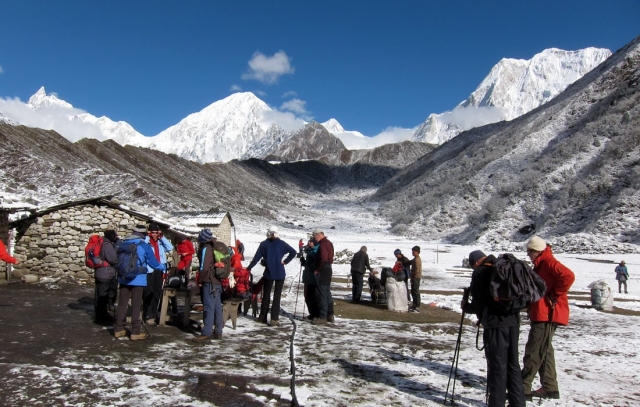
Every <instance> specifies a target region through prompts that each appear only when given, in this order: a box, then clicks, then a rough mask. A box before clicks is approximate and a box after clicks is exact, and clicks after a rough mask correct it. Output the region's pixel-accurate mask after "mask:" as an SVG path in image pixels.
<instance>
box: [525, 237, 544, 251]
mask: <svg viewBox="0 0 640 407" xmlns="http://www.w3.org/2000/svg"><path fill="white" fill-rule="evenodd" d="M546 248H547V242H545V241H544V240H542V238H541V237H539V236H534V237H532V238H531V239H529V242H527V249H531V250H535V251H537V252H541V251H543V250H544V249H546Z"/></svg>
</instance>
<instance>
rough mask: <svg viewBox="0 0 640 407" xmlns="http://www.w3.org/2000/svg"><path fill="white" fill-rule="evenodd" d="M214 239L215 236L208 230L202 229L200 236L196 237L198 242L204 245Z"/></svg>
mask: <svg viewBox="0 0 640 407" xmlns="http://www.w3.org/2000/svg"><path fill="white" fill-rule="evenodd" d="M215 237H216V235H214V234H213V233H211V230H210V229H202V230H201V231H200V234H199V235H198V242H200V243H206V242H208V241H210V240H211V239H215Z"/></svg>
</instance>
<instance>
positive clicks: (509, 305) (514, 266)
mask: <svg viewBox="0 0 640 407" xmlns="http://www.w3.org/2000/svg"><path fill="white" fill-rule="evenodd" d="M546 292H547V285H546V284H545V282H544V280H543V279H542V278H541V277H540V276H539V275H538V274H537V273H535V272H534V271H533V270H532V269H531V267H529V265H528V264H527V263H525V262H524V261H522V260H520V259H518V258H517V257H515V256H514V255H513V254H511V253H505V254H502V255H500V256H498V259H497V260H496V262H495V265H494V267H493V272H492V274H491V281H490V285H489V295H490V297H491V298H492V299H494V300H495V299H496V298H497V299H498V301H497V304H496V303H495V302H494V303H493V304H492V306H493V307H494V309H495V307H496V306H497V308H498V310H499V311H500V312H501V313H503V314H504V315H510V314H517V313H519V312H520V310H522V309H523V308H525V307H527V306H529V304H531V303H534V302H536V301H538V300H540V299H541V298H542V297H544V295H545V294H546Z"/></svg>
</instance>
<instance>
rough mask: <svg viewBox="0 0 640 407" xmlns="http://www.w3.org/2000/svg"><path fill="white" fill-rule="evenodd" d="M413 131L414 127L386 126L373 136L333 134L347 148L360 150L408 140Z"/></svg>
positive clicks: (349, 133)
mask: <svg viewBox="0 0 640 407" xmlns="http://www.w3.org/2000/svg"><path fill="white" fill-rule="evenodd" d="M415 131H416V129H415V128H413V129H403V128H401V127H388V128H386V129H385V130H383V131H382V132H381V133H380V134H377V135H375V136H373V137H362V135H360V134H359V133H351V132H345V133H339V134H335V136H336V137H338V138H339V139H340V141H342V143H343V144H344V146H345V147H347V148H348V149H349V150H362V149H370V148H375V147H379V146H382V145H384V144H390V143H399V142H401V141H405V140H409V139H411V136H413V133H414V132H415Z"/></svg>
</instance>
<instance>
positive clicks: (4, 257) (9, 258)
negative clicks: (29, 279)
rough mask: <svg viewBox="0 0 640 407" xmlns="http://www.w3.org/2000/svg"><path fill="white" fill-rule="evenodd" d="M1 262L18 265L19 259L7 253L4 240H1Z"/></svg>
mask: <svg viewBox="0 0 640 407" xmlns="http://www.w3.org/2000/svg"><path fill="white" fill-rule="evenodd" d="M0 260H2V261H6V262H7V263H11V264H18V259H16V258H15V257H12V256H11V255H9V253H7V248H6V247H5V245H4V242H3V241H2V240H0Z"/></svg>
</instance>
